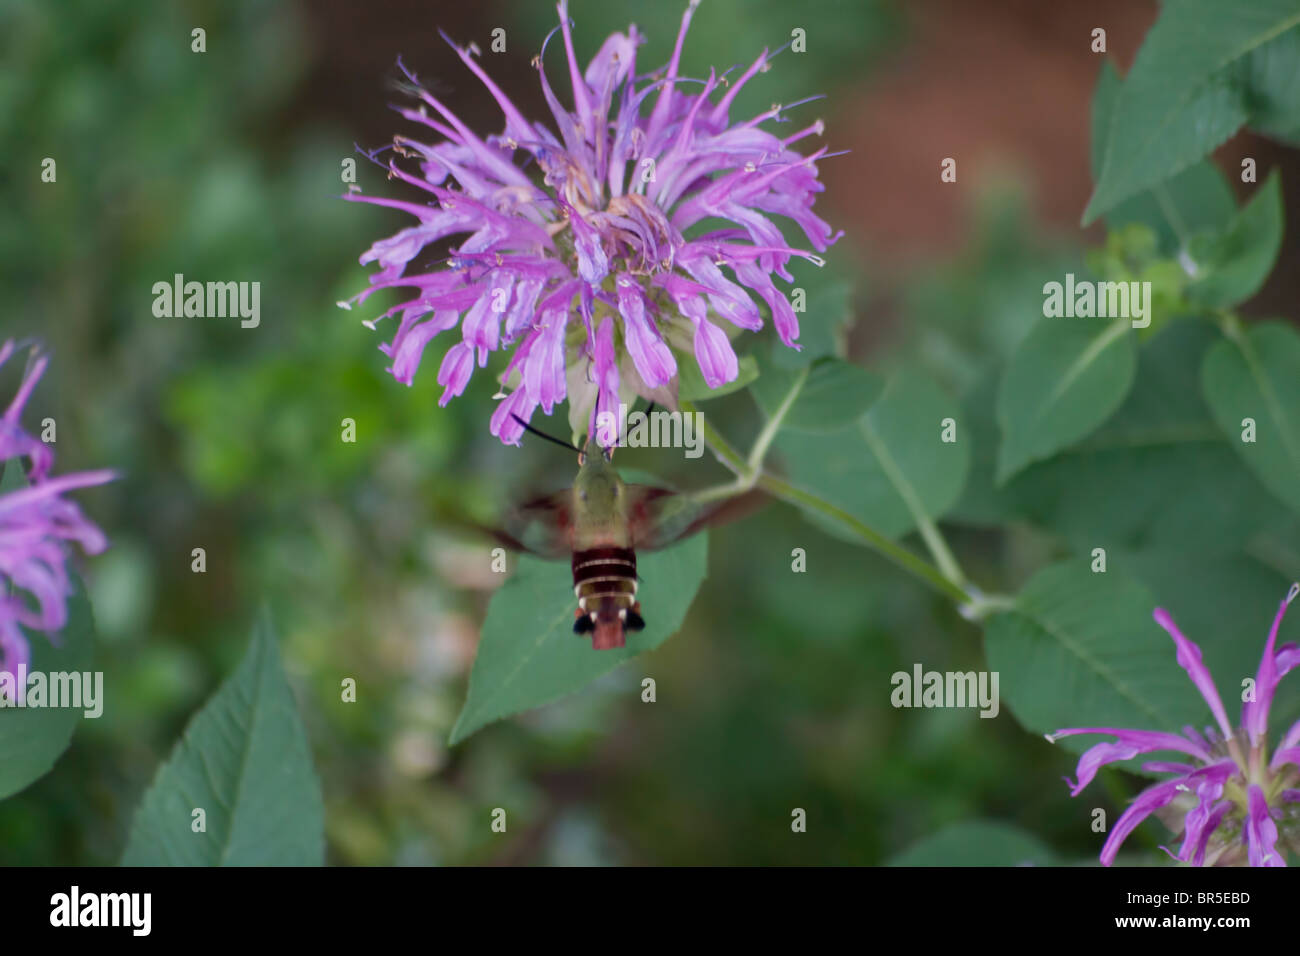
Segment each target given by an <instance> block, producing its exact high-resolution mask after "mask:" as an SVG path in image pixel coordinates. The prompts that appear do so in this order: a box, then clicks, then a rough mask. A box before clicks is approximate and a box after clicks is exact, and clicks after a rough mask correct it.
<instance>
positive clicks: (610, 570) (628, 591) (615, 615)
mask: <svg viewBox="0 0 1300 956" xmlns="http://www.w3.org/2000/svg"><path fill="white" fill-rule="evenodd" d="M636 585H637V581H636V552H635V551H633V550H632V549H631V548H620V547H614V546H608V547H599V548H586V549H584V550H582V551H575V552H573V593H574V595H575V596H576V597H577V598H578V608H577V611H576V612H575V614H574V616H575V618H576V620H575V621H574V623H573V630H574V631H575V632H576V633H578V634H586V633H589V632H590V633H591V635H592V638H591V646H592V647H594V648H595V649H596V650H606V649H608V648H612V647H622V646H623V643H624V636H625V633H626V631H627V630H633V631H639V630H640V629H641V628H643V627H645V622H644V621H643V620H642V619H641V615H640V613H639V611H640V605H639V604H638V603H637V599H636Z"/></svg>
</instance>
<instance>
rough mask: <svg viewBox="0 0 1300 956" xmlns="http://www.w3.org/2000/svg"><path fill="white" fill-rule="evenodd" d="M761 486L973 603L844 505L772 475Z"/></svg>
mask: <svg viewBox="0 0 1300 956" xmlns="http://www.w3.org/2000/svg"><path fill="white" fill-rule="evenodd" d="M757 484H758V487H760V488H762V489H763V490H764V491H766V492H768V493H769V494H770V495H772V497H774V498H779V499H781V500H782V501H785V502H788V503H790V504H792V505H796V506H798V507H800V508H804V509H807V510H809V511H816V512H818V513H819V514H822V515H824V516H826V517H827V518H830V519H831V520H832V521H834V522H835V523H836V524H838V525H840V526H841V527H842V528H844V530H846V531H848V532H850V533H851V534H852V535H853V536H854V537H856V538H858V539H859V540H861V541H862V542H863V543H864V544H866V545H867V546H868V547H869V548H871V549H872V550H874V551H877V552H879V553H880V554H882V555H884V556H885V557H886V558H888V559H889V560H890V561H892V562H893V563H894V564H896V565H898V567H900V568H902V569H903V570H904V571H907V572H909V573H910V574H912V575H913V576H914V577H917V578H920V579H921V580H922V581H924V582H925V583H926V584H928V585H930V586H931V587H932V588H934V589H935V590H936V591H938V592H939V593H940V594H943V595H944V596H945V597H948V598H951V599H952V600H953V601H955V602H956V603H957V604H958V605H960V606H963V607H965V606H967V605H971V604H974V603H975V601H974V598H973V597H972V595H970V594H969V593H967V591H966V590H965V589H964V588H963V587H962V586H961V585H960V584H958V583H956V582H954V581H951V580H949V579H948V578H947V577H946V576H945V575H944V574H943V573H942V572H941V571H940V570H939V569H938V568H936V567H935V566H934V565H932V564H930V563H929V562H928V561H926V560H925V559H924V558H921V557H918V556H917V555H915V554H913V553H912V552H911V551H909V550H907V549H906V548H904V547H903V546H902V545H899V544H896V543H895V542H893V541H891V540H890V539H889V538H887V537H885V536H884V535H883V534H881V533H880V532H879V531H877V530H876V529H875V528H872V527H871V526H870V525H868V524H866V523H865V522H863V521H860V520H858V519H857V518H855V517H854V516H853V515H851V514H849V513H848V512H847V511H845V510H844V509H843V508H840V507H838V506H836V505H833V504H831V503H830V502H828V501H823V500H822V499H821V498H818V497H817V496H816V495H813V494H809V493H808V492H806V491H804V490H803V489H801V488H796V487H795V486H794V485H792V484H790V483H789V482H787V481H783V480H782V479H780V478H776V477H773V476H772V475H768V474H763V475H760V476H759V478H758V481H757Z"/></svg>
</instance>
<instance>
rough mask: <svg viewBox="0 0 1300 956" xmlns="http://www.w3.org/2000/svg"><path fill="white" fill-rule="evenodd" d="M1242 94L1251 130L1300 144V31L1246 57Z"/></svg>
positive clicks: (1290, 31)
mask: <svg viewBox="0 0 1300 956" xmlns="http://www.w3.org/2000/svg"><path fill="white" fill-rule="evenodd" d="M1246 95H1247V105H1248V106H1249V107H1250V125H1251V127H1252V128H1253V129H1256V130H1259V131H1260V132H1262V133H1267V134H1268V135H1270V136H1274V137H1277V138H1279V139H1283V140H1286V141H1288V142H1290V143H1292V144H1293V145H1294V144H1296V143H1300V28H1292V29H1290V30H1287V31H1286V32H1285V33H1283V34H1282V35H1281V36H1279V37H1278V38H1277V39H1276V40H1273V41H1272V42H1270V43H1266V44H1264V45H1263V46H1262V47H1260V48H1259V49H1258V50H1256V51H1255V52H1254V53H1252V54H1251V55H1250V59H1249V61H1248V66H1247V94H1246Z"/></svg>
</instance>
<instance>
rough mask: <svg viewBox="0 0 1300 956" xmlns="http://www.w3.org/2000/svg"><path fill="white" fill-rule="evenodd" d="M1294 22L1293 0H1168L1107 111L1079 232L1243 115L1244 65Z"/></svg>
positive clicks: (1193, 155) (1298, 4) (1199, 151)
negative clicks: (1241, 0)
mask: <svg viewBox="0 0 1300 956" xmlns="http://www.w3.org/2000/svg"><path fill="white" fill-rule="evenodd" d="M1297 24H1300V0H1255V2H1252V3H1251V4H1248V5H1233V4H1224V3H1222V2H1221V0H1168V2H1166V3H1165V4H1164V6H1163V8H1162V10H1161V13H1160V18H1159V20H1157V21H1156V24H1155V26H1153V27H1152V28H1151V31H1150V32H1149V33H1148V34H1147V37H1146V40H1145V41H1144V42H1143V44H1142V48H1141V50H1139V51H1138V55H1137V59H1136V60H1135V61H1134V64H1133V68H1132V70H1130V71H1129V74H1128V76H1127V77H1126V78H1125V81H1124V84H1123V87H1122V89H1121V90H1120V93H1119V95H1118V98H1117V101H1116V103H1115V105H1114V109H1113V111H1112V116H1111V119H1110V123H1109V124H1108V131H1107V136H1106V148H1105V150H1104V155H1103V158H1102V163H1101V173H1100V176H1099V178H1098V182H1097V187H1096V190H1095V191H1094V192H1093V195H1092V198H1091V200H1089V202H1088V208H1087V209H1086V210H1085V211H1084V214H1083V224H1084V225H1088V224H1089V223H1091V222H1092V221H1093V220H1094V219H1096V218H1097V217H1098V216H1099V215H1101V214H1102V213H1104V212H1106V211H1107V210H1109V209H1111V208H1112V207H1114V206H1115V205H1116V204H1117V203H1119V202H1120V201H1122V200H1124V199H1126V198H1128V197H1129V196H1132V195H1134V194H1136V193H1138V192H1140V191H1142V190H1144V189H1148V188H1150V187H1151V186H1154V185H1155V184H1156V183H1159V182H1161V181H1162V180H1165V179H1167V178H1169V177H1170V176H1172V175H1173V174H1174V173H1177V172H1178V171H1180V170H1182V169H1185V168H1187V167H1188V166H1190V165H1191V164H1192V163H1194V162H1196V161H1197V160H1198V159H1201V158H1202V157H1204V156H1205V155H1206V154H1207V153H1209V152H1210V151H1211V150H1213V149H1215V148H1216V147H1217V146H1219V145H1220V144H1222V143H1223V142H1225V141H1226V140H1227V139H1228V138H1229V137H1230V136H1232V134H1233V133H1235V132H1236V131H1237V130H1238V129H1240V128H1241V126H1242V124H1243V123H1245V122H1246V119H1247V116H1248V110H1247V103H1246V95H1245V92H1244V90H1245V85H1244V73H1245V63H1244V59H1245V58H1246V57H1248V56H1250V55H1251V54H1252V53H1253V52H1255V51H1256V50H1258V49H1260V48H1261V47H1263V46H1264V45H1265V44H1267V43H1268V42H1269V41H1270V40H1273V39H1275V38H1276V37H1278V36H1279V35H1280V34H1282V33H1283V32H1285V31H1286V30H1289V29H1290V28H1292V27H1294V26H1296V25H1297Z"/></svg>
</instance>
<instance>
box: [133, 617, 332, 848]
mask: <svg viewBox="0 0 1300 956" xmlns="http://www.w3.org/2000/svg"><path fill="white" fill-rule="evenodd" d="M200 808H201V809H202V810H203V811H204V813H205V816H206V832H202V833H195V832H194V830H193V829H192V825H193V823H194V820H195V817H194V816H193V811H194V810H196V809H200ZM323 859H324V810H323V805H322V801H321V792H320V782H319V781H318V780H317V778H316V771H315V769H314V768H313V767H312V761H311V748H310V746H309V745H308V742H307V735H306V732H305V731H304V730H303V725H302V721H301V719H300V718H299V716H298V711H297V708H296V707H295V705H294V699H293V692H292V691H291V690H290V688H289V682H288V680H287V679H286V677H285V673H284V668H283V666H282V665H281V662H280V654H279V651H278V650H277V648H276V639H275V635H274V633H273V632H272V628H271V623H270V620H269V616H265V615H264V616H263V617H262V619H261V620H259V621H258V623H257V625H256V626H255V627H254V628H253V636H252V640H251V641H250V642H249V646H248V651H247V652H246V653H245V654H244V659H243V660H242V661H241V662H240V664H239V667H238V669H237V670H236V671H235V673H234V674H233V675H232V676H231V677H230V678H229V679H228V680H227V681H226V682H225V683H224V684H222V685H221V687H220V689H218V690H217V692H216V693H215V694H213V696H212V698H211V699H210V700H209V701H208V702H207V703H206V704H205V705H204V706H203V708H202V709H201V710H200V711H199V712H198V713H197V714H195V715H194V717H193V719H191V720H190V723H189V726H188V727H186V728H185V734H184V736H183V737H182V738H181V740H180V742H179V743H178V744H177V745H176V748H175V749H174V750H173V751H172V754H171V756H170V757H169V758H168V759H167V762H166V763H164V764H163V765H162V766H161V767H160V768H159V769H158V773H157V775H156V776H155V777H154V781H153V784H152V785H151V786H150V787H149V790H148V791H147V792H146V793H145V795H144V799H143V800H142V801H141V803H140V807H139V809H138V810H137V811H136V814H135V820H134V822H133V823H132V825H131V837H130V840H129V841H128V843H127V847H126V852H125V853H124V854H123V856H122V865H124V866H319V865H320V864H321V863H322V862H323Z"/></svg>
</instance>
